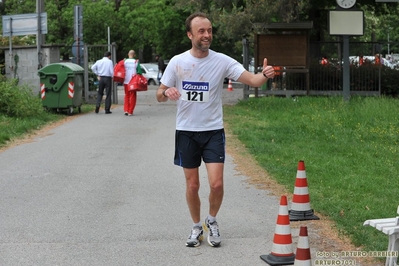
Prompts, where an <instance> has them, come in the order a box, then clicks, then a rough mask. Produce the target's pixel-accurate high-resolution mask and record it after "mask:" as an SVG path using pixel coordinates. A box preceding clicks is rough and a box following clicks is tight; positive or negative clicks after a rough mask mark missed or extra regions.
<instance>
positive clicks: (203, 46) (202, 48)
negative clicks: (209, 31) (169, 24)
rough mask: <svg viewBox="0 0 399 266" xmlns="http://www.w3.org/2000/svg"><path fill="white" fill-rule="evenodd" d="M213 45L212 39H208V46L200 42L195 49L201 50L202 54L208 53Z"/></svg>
mask: <svg viewBox="0 0 399 266" xmlns="http://www.w3.org/2000/svg"><path fill="white" fill-rule="evenodd" d="M211 43H212V39H208V43H207V44H203V43H202V41H201V40H200V41H198V42H196V43H195V47H196V48H197V49H199V50H201V51H202V52H207V51H208V50H209V48H210V47H211Z"/></svg>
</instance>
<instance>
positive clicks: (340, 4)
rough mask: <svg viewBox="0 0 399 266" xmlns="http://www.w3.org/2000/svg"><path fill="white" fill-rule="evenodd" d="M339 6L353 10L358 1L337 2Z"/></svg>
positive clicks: (338, 0) (341, 0)
mask: <svg viewBox="0 0 399 266" xmlns="http://www.w3.org/2000/svg"><path fill="white" fill-rule="evenodd" d="M337 4H338V5H339V6H340V7H342V8H351V7H353V6H354V5H355V4H356V0H337Z"/></svg>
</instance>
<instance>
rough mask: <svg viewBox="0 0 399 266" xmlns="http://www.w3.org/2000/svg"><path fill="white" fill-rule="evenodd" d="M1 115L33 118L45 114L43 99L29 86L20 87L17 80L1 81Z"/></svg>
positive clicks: (2, 79)
mask: <svg viewBox="0 0 399 266" xmlns="http://www.w3.org/2000/svg"><path fill="white" fill-rule="evenodd" d="M0 95H1V97H0V114H3V115H6V116H10V117H20V118H23V117H33V116H38V115H40V114H42V113H43V112H45V110H44V108H43V106H42V103H41V99H40V98H39V97H37V96H35V95H34V94H33V92H32V88H30V87H29V86H28V85H23V86H18V85H17V81H16V80H15V79H11V80H6V79H5V78H4V77H3V78H1V79H0Z"/></svg>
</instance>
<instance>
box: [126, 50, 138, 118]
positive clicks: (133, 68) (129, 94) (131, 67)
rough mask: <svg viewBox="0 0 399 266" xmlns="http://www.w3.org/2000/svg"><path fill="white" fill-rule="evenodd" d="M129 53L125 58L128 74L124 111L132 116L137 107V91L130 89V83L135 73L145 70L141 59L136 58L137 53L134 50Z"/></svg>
mask: <svg viewBox="0 0 399 266" xmlns="http://www.w3.org/2000/svg"><path fill="white" fill-rule="evenodd" d="M127 55H128V58H127V59H125V62H124V64H125V70H126V75H125V80H124V82H123V87H124V89H125V98H124V103H123V111H124V114H125V115H126V116H132V115H133V111H134V108H135V107H136V102H137V91H133V90H129V87H128V84H129V82H130V80H131V79H132V77H133V76H134V75H136V74H142V73H143V71H142V70H141V67H140V62H139V60H138V59H135V56H136V53H135V52H134V50H130V51H129V53H128V54H127Z"/></svg>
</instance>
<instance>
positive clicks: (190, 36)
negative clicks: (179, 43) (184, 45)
mask: <svg viewBox="0 0 399 266" xmlns="http://www.w3.org/2000/svg"><path fill="white" fill-rule="evenodd" d="M187 37H188V38H189V39H190V40H191V38H192V37H193V35H192V34H191V32H189V31H188V32H187Z"/></svg>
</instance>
